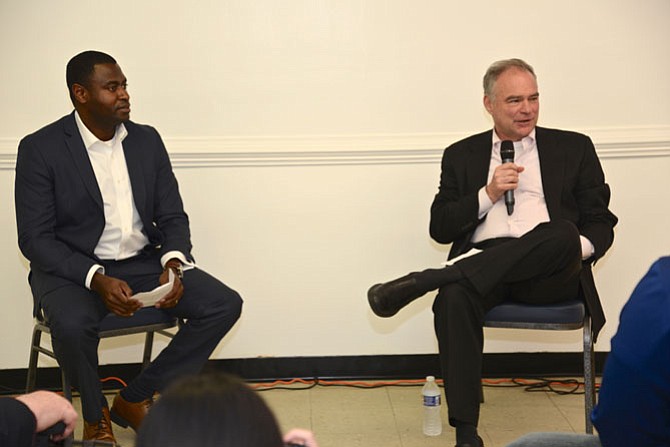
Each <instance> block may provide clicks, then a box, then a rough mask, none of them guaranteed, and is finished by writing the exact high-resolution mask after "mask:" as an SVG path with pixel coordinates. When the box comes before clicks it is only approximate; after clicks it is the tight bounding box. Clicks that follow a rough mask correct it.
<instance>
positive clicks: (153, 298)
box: [132, 269, 174, 307]
mask: <svg viewBox="0 0 670 447" xmlns="http://www.w3.org/2000/svg"><path fill="white" fill-rule="evenodd" d="M173 284H174V272H173V271H172V269H168V282H166V283H165V284H163V285H162V286H158V287H156V288H155V289H154V290H150V291H149V292H140V293H136V294H135V295H133V296H132V298H135V299H136V300H138V301H139V302H140V303H142V307H148V306H153V305H154V304H156V302H157V301H158V300H160V299H161V298H163V297H164V296H165V295H167V294H168V292H169V291H170V290H172V285H173Z"/></svg>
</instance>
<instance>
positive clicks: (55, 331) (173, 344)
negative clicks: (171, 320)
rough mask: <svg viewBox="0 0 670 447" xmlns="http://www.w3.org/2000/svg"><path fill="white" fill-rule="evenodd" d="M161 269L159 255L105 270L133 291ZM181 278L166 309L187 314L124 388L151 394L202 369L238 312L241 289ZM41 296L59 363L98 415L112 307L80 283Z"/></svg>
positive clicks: (198, 273) (91, 416)
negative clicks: (102, 342)
mask: <svg viewBox="0 0 670 447" xmlns="http://www.w3.org/2000/svg"><path fill="white" fill-rule="evenodd" d="M161 272H162V268H161V266H160V262H159V258H158V255H157V254H143V255H140V256H137V257H135V258H132V259H130V260H126V261H117V262H114V261H111V262H106V263H105V274H106V275H108V276H113V277H116V278H119V279H123V280H124V281H126V282H127V283H128V284H129V285H130V287H131V288H132V290H133V293H137V292H143V291H148V290H151V289H153V288H154V287H156V286H158V277H159V276H160V274H161ZM33 274H42V275H43V274H44V273H38V272H35V271H33ZM182 281H183V285H184V295H183V296H182V298H181V299H180V300H179V303H178V304H177V305H176V306H175V307H173V308H171V309H165V310H164V312H166V313H168V314H170V315H172V316H175V317H179V318H183V319H185V324H184V325H183V326H182V327H181V328H180V329H179V331H178V332H177V334H176V335H175V337H174V338H173V339H172V340H171V341H170V343H169V345H168V346H166V347H165V349H163V351H162V352H161V353H160V354H159V355H158V356H157V357H156V359H155V360H154V361H153V362H152V363H151V365H150V366H149V367H147V369H146V370H144V371H143V372H142V373H141V374H140V375H139V376H137V377H136V378H135V379H134V380H133V381H131V382H130V383H129V384H128V387H127V388H126V389H125V390H124V392H126V391H127V392H128V393H129V394H131V395H133V396H138V398H139V399H145V398H149V397H151V396H152V395H153V393H154V392H156V391H161V390H162V389H163V388H164V387H165V386H166V385H168V384H169V383H170V381H172V380H173V379H174V378H176V377H178V376H182V375H185V374H191V373H197V372H198V371H200V370H201V369H202V367H203V366H204V364H205V363H206V361H207V359H208V358H209V356H210V355H211V353H212V352H213V351H214V349H215V348H216V346H217V345H218V344H219V342H220V341H221V339H222V338H223V337H224V335H226V333H227V332H228V331H229V330H230V329H231V328H232V327H233V325H234V324H235V322H236V321H237V319H238V318H239V316H240V313H241V310H242V299H241V298H240V296H239V294H238V293H237V292H235V291H234V290H232V289H230V288H229V287H227V286H226V285H225V284H223V283H222V282H220V281H219V280H217V279H216V278H214V277H213V276H211V275H209V274H208V273H206V272H204V271H202V270H199V269H192V270H187V271H185V272H184V278H183V280H182ZM37 299H38V300H39V303H40V305H41V307H42V309H43V310H44V315H45V317H46V318H47V320H48V321H49V324H50V326H51V339H52V345H53V348H54V352H55V354H56V357H57V359H58V363H59V365H60V367H61V368H62V369H63V371H64V373H65V374H66V375H67V376H68V377H69V379H70V380H71V382H72V384H73V386H74V387H75V388H77V389H78V390H79V392H80V394H81V402H82V412H83V416H84V419H85V420H86V421H89V422H95V421H98V420H100V418H101V417H102V407H103V406H106V405H107V402H106V399H105V398H104V396H103V394H102V387H101V384H100V379H99V377H98V344H99V338H98V328H99V324H100V321H101V320H102V319H103V318H104V317H105V315H107V314H108V313H109V311H108V310H107V308H106V307H105V305H104V302H103V300H102V299H101V298H100V296H99V295H97V294H96V293H95V292H92V291H90V290H88V289H86V288H85V287H82V286H79V285H77V284H69V285H66V286H63V287H59V288H56V289H55V290H51V291H49V292H48V293H46V294H44V295H43V296H41V297H37ZM131 318H132V317H131Z"/></svg>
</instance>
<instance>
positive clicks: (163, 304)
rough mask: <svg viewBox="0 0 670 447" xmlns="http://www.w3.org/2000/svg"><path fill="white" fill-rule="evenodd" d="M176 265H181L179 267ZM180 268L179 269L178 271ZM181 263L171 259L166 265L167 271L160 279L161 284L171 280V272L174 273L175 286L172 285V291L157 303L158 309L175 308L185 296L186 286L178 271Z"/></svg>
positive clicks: (164, 271)
mask: <svg viewBox="0 0 670 447" xmlns="http://www.w3.org/2000/svg"><path fill="white" fill-rule="evenodd" d="M176 263H179V264H178V265H177V264H176ZM178 267H179V269H178ZM180 268H181V262H179V261H178V260H176V259H170V260H169V261H168V262H167V263H166V264H165V270H163V273H162V274H161V276H160V278H158V282H159V283H160V284H165V283H167V282H168V281H169V280H170V276H169V275H170V270H172V273H174V284H172V290H170V291H169V292H168V294H167V295H165V296H164V297H163V298H161V299H160V300H158V301H157V302H156V307H158V308H162V309H169V308H170V307H175V306H176V305H177V303H178V302H179V300H180V299H181V297H182V295H183V294H184V284H183V283H182V282H181V278H179V276H178V275H177V270H180Z"/></svg>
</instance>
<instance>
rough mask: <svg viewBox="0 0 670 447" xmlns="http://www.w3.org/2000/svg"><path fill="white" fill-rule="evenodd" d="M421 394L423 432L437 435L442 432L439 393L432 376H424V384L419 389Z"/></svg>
mask: <svg viewBox="0 0 670 447" xmlns="http://www.w3.org/2000/svg"><path fill="white" fill-rule="evenodd" d="M421 394H422V395H423V434H424V435H426V436H438V435H440V434H441V433H442V418H441V417H440V397H441V393H440V388H439V387H438V386H437V383H435V377H434V376H428V377H426V384H425V385H424V386H423V388H422V389H421Z"/></svg>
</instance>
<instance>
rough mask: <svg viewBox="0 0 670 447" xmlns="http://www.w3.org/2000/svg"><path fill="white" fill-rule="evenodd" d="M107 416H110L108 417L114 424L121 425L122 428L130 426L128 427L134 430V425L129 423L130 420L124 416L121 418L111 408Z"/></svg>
mask: <svg viewBox="0 0 670 447" xmlns="http://www.w3.org/2000/svg"><path fill="white" fill-rule="evenodd" d="M109 417H110V419H111V420H112V422H114V423H115V424H116V425H118V426H120V427H123V428H128V427H130V428H132V429H133V430H135V427H133V426H131V425H130V422H128V421H127V420H126V419H124V418H122V417H121V416H119V415H118V414H117V413H116V411H114V410H111V411H110V412H109ZM135 431H137V430H135Z"/></svg>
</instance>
